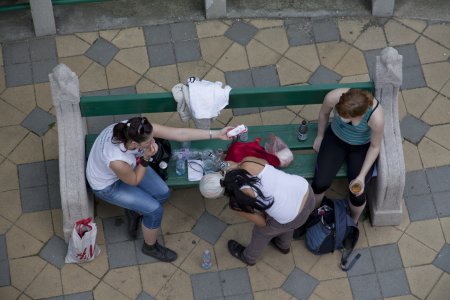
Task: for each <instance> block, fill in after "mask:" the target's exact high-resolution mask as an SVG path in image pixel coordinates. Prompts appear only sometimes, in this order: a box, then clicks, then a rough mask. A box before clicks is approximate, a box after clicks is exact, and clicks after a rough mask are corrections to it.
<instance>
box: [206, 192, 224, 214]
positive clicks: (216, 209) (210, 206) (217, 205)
mask: <svg viewBox="0 0 450 300" xmlns="http://www.w3.org/2000/svg"><path fill="white" fill-rule="evenodd" d="M227 207H228V199H227V198H226V197H221V198H218V199H206V201H205V209H206V211H207V212H208V213H210V214H212V215H213V216H216V217H219V215H220V213H221V212H222V211H223V210H224V209H225V208H227Z"/></svg>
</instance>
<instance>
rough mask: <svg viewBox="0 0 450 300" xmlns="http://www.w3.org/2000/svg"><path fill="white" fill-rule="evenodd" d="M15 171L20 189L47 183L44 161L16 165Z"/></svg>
mask: <svg viewBox="0 0 450 300" xmlns="http://www.w3.org/2000/svg"><path fill="white" fill-rule="evenodd" d="M17 171H18V173H19V185H20V188H21V189H23V188H29V187H37V186H42V185H47V172H46V169H45V163H44V162H36V163H29V164H22V165H18V166H17Z"/></svg>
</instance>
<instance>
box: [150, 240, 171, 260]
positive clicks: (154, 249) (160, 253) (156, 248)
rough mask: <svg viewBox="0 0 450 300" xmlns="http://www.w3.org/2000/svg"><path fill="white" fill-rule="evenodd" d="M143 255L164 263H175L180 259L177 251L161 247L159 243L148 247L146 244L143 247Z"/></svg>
mask: <svg viewBox="0 0 450 300" xmlns="http://www.w3.org/2000/svg"><path fill="white" fill-rule="evenodd" d="M142 253H144V254H145V255H148V256H151V257H154V258H156V259H158V260H160V261H164V262H171V261H175V260H176V259H177V258H178V255H177V253H176V252H175V251H172V250H170V249H169V248H166V247H164V246H162V245H160V244H159V243H158V241H156V243H155V244H154V245H148V244H146V243H145V242H144V245H142Z"/></svg>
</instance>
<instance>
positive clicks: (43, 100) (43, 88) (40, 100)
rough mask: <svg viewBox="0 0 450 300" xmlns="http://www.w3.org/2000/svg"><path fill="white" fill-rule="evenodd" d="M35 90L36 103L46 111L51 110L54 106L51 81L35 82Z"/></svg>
mask: <svg viewBox="0 0 450 300" xmlns="http://www.w3.org/2000/svg"><path fill="white" fill-rule="evenodd" d="M34 92H35V94H36V104H37V105H38V107H40V108H42V109H43V110H45V111H49V110H50V109H51V108H52V107H53V101H52V95H51V91H50V83H38V84H35V85H34Z"/></svg>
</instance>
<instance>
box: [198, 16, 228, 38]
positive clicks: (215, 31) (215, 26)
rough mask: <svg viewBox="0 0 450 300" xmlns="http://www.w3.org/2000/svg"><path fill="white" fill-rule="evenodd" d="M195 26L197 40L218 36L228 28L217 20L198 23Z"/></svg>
mask: <svg viewBox="0 0 450 300" xmlns="http://www.w3.org/2000/svg"><path fill="white" fill-rule="evenodd" d="M196 26H197V36H198V38H200V39H201V38H205V37H213V36H220V35H223V34H224V33H225V31H227V30H228V28H229V26H228V25H227V24H225V23H223V22H221V21H219V20H212V21H206V22H199V23H197V24H196Z"/></svg>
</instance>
